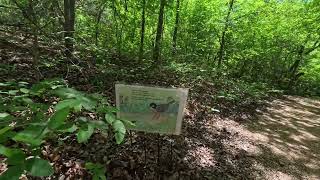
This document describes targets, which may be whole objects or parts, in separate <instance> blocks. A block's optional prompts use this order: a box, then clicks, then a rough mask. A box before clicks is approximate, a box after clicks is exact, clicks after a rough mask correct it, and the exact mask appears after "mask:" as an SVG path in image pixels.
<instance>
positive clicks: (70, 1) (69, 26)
mask: <svg viewBox="0 0 320 180" xmlns="http://www.w3.org/2000/svg"><path fill="white" fill-rule="evenodd" d="M74 25H75V0H64V26H63V27H64V40H65V48H66V49H65V55H66V58H67V59H72V57H73V55H72V53H73V51H74V43H73V42H74V37H73V34H74Z"/></svg>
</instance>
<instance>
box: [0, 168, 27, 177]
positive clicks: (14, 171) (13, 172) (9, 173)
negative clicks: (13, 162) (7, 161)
mask: <svg viewBox="0 0 320 180" xmlns="http://www.w3.org/2000/svg"><path fill="white" fill-rule="evenodd" d="M23 171H24V165H19V166H9V168H8V169H7V170H6V171H5V172H4V173H3V174H1V176H0V180H19V177H20V176H21V174H22V173H23Z"/></svg>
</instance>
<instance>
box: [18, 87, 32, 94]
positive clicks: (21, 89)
mask: <svg viewBox="0 0 320 180" xmlns="http://www.w3.org/2000/svg"><path fill="white" fill-rule="evenodd" d="M20 92H22V93H25V94H28V93H29V92H30V91H29V90H28V89H26V88H20Z"/></svg>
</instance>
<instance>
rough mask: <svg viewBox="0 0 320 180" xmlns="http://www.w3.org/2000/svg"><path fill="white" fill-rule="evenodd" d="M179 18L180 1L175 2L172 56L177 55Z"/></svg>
mask: <svg viewBox="0 0 320 180" xmlns="http://www.w3.org/2000/svg"><path fill="white" fill-rule="evenodd" d="M179 16H180V0H177V3H176V23H175V26H174V31H173V37H172V52H173V54H176V53H177V36H178V29H179V20H180V19H179Z"/></svg>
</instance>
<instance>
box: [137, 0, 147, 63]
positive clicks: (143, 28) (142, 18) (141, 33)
mask: <svg viewBox="0 0 320 180" xmlns="http://www.w3.org/2000/svg"><path fill="white" fill-rule="evenodd" d="M145 24H146V0H142V14H141V31H140V49H139V60H140V61H141V60H142V58H143V53H144V50H143V47H144V34H145V26H146V25H145Z"/></svg>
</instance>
